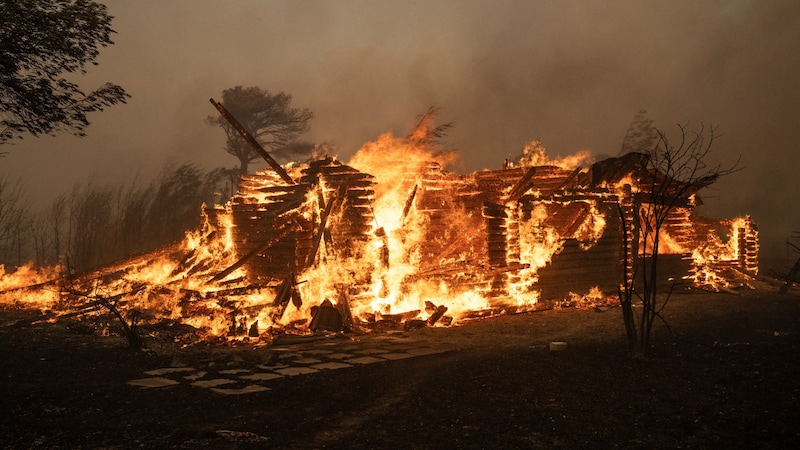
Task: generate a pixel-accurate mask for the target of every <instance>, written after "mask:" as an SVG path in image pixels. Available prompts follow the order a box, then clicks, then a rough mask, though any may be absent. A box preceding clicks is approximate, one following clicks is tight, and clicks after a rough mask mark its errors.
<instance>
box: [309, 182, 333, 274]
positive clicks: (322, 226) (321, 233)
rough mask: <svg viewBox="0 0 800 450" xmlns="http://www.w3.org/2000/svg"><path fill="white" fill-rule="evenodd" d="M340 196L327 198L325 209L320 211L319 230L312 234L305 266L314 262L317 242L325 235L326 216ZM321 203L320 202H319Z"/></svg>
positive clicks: (320, 198)
mask: <svg viewBox="0 0 800 450" xmlns="http://www.w3.org/2000/svg"><path fill="white" fill-rule="evenodd" d="M339 197H340V196H335V197H332V198H329V199H328V204H327V205H325V209H324V210H323V211H322V215H321V216H320V218H319V230H317V234H315V235H314V240H313V241H312V242H311V251H309V253H308V260H306V267H311V266H312V265H313V264H314V260H315V259H316V258H317V251H319V244H320V243H321V242H322V238H323V236H325V227H326V226H327V224H328V216H329V215H330V214H331V211H332V210H333V204H334V203H336V201H337V200H338V198H339ZM319 200H320V202H322V201H324V198H323V196H322V193H321V192H320V194H319ZM320 204H322V203H320Z"/></svg>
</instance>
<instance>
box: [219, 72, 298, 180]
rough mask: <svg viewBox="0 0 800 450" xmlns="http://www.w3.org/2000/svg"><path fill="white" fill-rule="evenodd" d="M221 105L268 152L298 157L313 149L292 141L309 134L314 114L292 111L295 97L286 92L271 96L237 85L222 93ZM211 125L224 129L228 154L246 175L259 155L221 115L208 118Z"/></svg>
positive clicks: (268, 93)
mask: <svg viewBox="0 0 800 450" xmlns="http://www.w3.org/2000/svg"><path fill="white" fill-rule="evenodd" d="M221 103H222V105H223V106H224V107H225V109H227V110H228V112H229V113H230V114H231V115H232V116H233V117H234V118H236V120H237V121H238V122H239V123H240V124H241V125H242V126H243V127H244V129H245V130H247V132H248V133H249V134H250V135H252V136H253V138H254V139H255V140H256V141H258V143H259V144H261V145H262V146H263V147H264V148H265V149H266V150H270V151H272V152H276V155H279V156H284V157H285V156H289V155H292V154H296V153H295V150H297V149H300V148H303V149H304V150H305V149H307V150H308V151H310V150H311V146H308V145H306V146H303V145H301V144H295V143H293V142H292V141H293V140H294V139H295V138H297V137H298V136H299V135H301V134H302V133H304V132H306V131H308V128H309V121H310V120H311V119H312V118H313V117H314V113H313V112H311V111H310V110H309V109H297V108H292V107H291V103H292V96H291V95H289V94H286V93H283V92H279V93H277V94H272V93H270V92H269V91H267V90H264V89H261V88H259V87H255V86H254V87H246V88H245V87H242V86H236V87H234V88H231V89H226V90H224V91H222V102H221ZM208 123H209V124H211V125H219V126H221V127H222V129H223V130H225V134H226V136H227V141H226V144H225V151H226V152H228V153H229V154H231V155H233V156H235V157H236V158H237V159H238V160H239V172H240V173H247V170H248V168H249V166H250V163H251V162H253V161H256V160H258V159H260V158H261V157H260V156H259V155H258V153H257V152H256V151H255V150H253V148H252V147H251V146H250V145H249V144H248V143H247V142H246V141H245V140H244V138H242V136H241V135H240V134H239V132H238V131H237V130H236V129H235V128H234V127H233V126H232V125H231V124H230V123H229V122H228V121H227V120H226V119H225V118H224V117H222V116H220V115H213V116H208Z"/></svg>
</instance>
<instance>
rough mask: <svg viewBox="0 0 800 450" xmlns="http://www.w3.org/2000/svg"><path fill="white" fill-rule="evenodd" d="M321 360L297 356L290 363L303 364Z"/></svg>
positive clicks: (316, 362) (315, 362)
mask: <svg viewBox="0 0 800 450" xmlns="http://www.w3.org/2000/svg"><path fill="white" fill-rule="evenodd" d="M321 362H322V361H321V360H319V359H316V358H298V359H293V360H292V364H303V365H309V364H318V363H321Z"/></svg>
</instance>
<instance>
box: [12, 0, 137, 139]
mask: <svg viewBox="0 0 800 450" xmlns="http://www.w3.org/2000/svg"><path fill="white" fill-rule="evenodd" d="M111 19H112V17H111V16H109V15H108V13H107V11H106V7H105V6H104V5H101V4H98V3H95V2H92V1H87V0H81V1H58V0H38V1H27V0H6V1H4V2H3V3H2V4H0V23H2V26H0V143H4V142H6V141H8V140H9V139H12V138H15V137H17V138H21V137H22V136H23V135H24V134H31V135H33V136H38V135H40V134H57V133H59V132H69V133H72V134H75V135H78V136H84V135H85V131H84V130H85V129H86V127H87V126H88V125H89V120H88V118H87V114H88V113H90V112H94V111H102V110H103V109H104V108H106V107H108V106H111V105H114V104H117V103H120V102H122V103H125V99H126V98H128V97H130V96H129V95H128V94H127V93H126V92H125V90H124V89H123V88H121V87H120V86H117V85H115V84H112V83H106V84H104V85H102V86H101V87H99V88H97V89H96V90H94V91H92V92H89V93H88V94H87V93H84V92H83V91H82V90H81V88H80V87H79V86H78V85H77V84H75V83H74V82H72V81H68V80H67V79H66V78H64V75H65V74H73V73H80V74H81V75H83V74H85V73H86V66H87V64H91V65H97V63H96V62H95V59H96V58H97V56H98V54H99V48H100V47H107V46H109V45H111V44H113V42H112V41H111V38H110V37H111V34H112V33H114V30H112V29H111Z"/></svg>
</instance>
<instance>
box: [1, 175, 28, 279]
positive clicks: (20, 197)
mask: <svg viewBox="0 0 800 450" xmlns="http://www.w3.org/2000/svg"><path fill="white" fill-rule="evenodd" d="M29 223H30V214H29V211H28V207H27V202H26V200H25V195H24V191H23V189H22V183H21V181H20V180H17V181H16V182H15V183H12V182H10V181H9V180H8V178H7V177H3V178H0V264H11V265H13V266H19V265H22V264H23V263H24V262H26V261H27V259H26V258H27V253H26V252H25V245H26V242H27V239H28V238H29V233H28V231H29V227H28V226H27V225H28V224H29Z"/></svg>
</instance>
